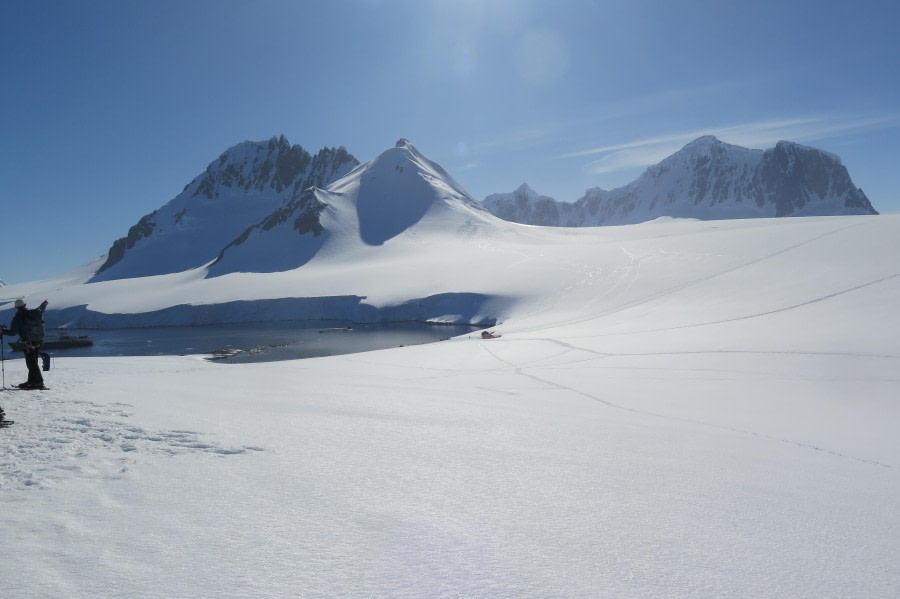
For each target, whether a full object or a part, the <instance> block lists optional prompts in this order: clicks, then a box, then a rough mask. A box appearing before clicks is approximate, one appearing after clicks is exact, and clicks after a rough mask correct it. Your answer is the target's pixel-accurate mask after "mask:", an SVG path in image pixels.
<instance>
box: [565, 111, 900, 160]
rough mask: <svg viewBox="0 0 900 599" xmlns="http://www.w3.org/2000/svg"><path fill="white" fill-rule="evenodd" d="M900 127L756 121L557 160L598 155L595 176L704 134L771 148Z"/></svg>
mask: <svg viewBox="0 0 900 599" xmlns="http://www.w3.org/2000/svg"><path fill="white" fill-rule="evenodd" d="M898 124H900V115H883V116H877V117H868V118H835V117H807V118H796V119H781V120H770V121H756V122H751V123H742V124H737V125H729V126H726V127H711V128H708V129H691V130H687V131H680V132H676V133H670V134H667V135H660V136H654V137H647V138H641V139H636V140H632V141H627V142H623V143H618V144H610V145H605V146H598V147H594V148H587V149H582V150H575V151H572V152H566V153H564V154H560V155H559V156H557V157H556V158H557V159H572V158H583V157H587V156H596V157H598V158H596V159H594V160H592V161H591V162H589V163H588V164H586V165H585V167H584V168H585V170H586V171H587V172H589V173H591V174H604V173H612V172H616V171H620V170H625V169H629V168H635V167H646V166H650V165H652V164H656V163H657V162H659V161H660V160H662V159H663V158H666V157H667V156H670V155H671V154H673V153H675V152H676V151H678V150H679V149H680V148H681V147H683V146H684V145H685V144H687V143H689V142H691V141H693V140H694V139H697V138H698V137H701V136H703V135H714V136H716V137H717V138H719V139H721V140H722V141H724V142H726V143H730V144H734V145H739V146H744V147H748V148H767V147H771V146H773V145H774V144H775V143H777V142H778V141H779V140H791V141H797V142H810V141H814V140H820V139H826V138H828V137H833V136H835V135H841V134H847V133H852V132H862V131H865V130H869V129H872V128H875V127H884V126H896V125H898Z"/></svg>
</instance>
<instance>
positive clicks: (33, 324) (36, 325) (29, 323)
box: [0, 299, 49, 389]
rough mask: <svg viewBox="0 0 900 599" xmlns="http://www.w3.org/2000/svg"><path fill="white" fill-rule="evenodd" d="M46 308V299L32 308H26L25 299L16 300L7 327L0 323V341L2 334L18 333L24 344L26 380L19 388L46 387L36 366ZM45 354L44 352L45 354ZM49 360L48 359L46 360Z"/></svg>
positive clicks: (42, 339)
mask: <svg viewBox="0 0 900 599" xmlns="http://www.w3.org/2000/svg"><path fill="white" fill-rule="evenodd" d="M46 308H47V300H44V303H42V304H41V305H40V306H38V307H37V308H35V309H33V310H28V309H27V308H26V306H25V300H22V299H17V300H16V314H15V316H13V319H12V322H11V323H10V325H9V327H8V328H7V327H4V326H2V325H0V343H2V337H3V335H18V336H19V339H20V340H21V341H22V345H24V347H23V349H22V351H23V352H24V353H25V365H26V366H27V367H28V380H27V381H26V382H24V383H22V384H21V385H19V388H20V389H46V387H44V376H43V375H42V374H41V368H40V366H38V358H39V357H40V347H41V343H43V342H44V310H45V309H46ZM45 355H46V354H45ZM48 361H49V360H48Z"/></svg>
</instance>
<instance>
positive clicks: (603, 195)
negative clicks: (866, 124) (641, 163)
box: [484, 136, 877, 226]
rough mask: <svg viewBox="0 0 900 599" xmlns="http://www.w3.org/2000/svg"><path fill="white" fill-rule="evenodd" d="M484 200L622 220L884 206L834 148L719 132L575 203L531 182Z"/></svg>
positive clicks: (538, 219) (542, 220) (550, 221)
mask: <svg viewBox="0 0 900 599" xmlns="http://www.w3.org/2000/svg"><path fill="white" fill-rule="evenodd" d="M484 205H485V207H486V208H487V209H488V210H490V211H491V212H492V213H494V214H496V215H498V216H500V217H502V218H505V219H507V220H511V221H514V222H519V223H526V224H534V225H552V226H596V225H621V224H632V223H639V222H644V221H648V220H653V219H655V218H659V217H664V216H669V217H676V218H697V219H701V220H713V219H726V218H757V217H775V216H825V215H850V214H877V212H876V211H875V209H874V208H873V207H872V204H871V203H870V202H869V200H868V198H867V197H866V195H865V194H864V193H863V191H862V190H861V189H858V188H857V187H855V186H854V185H853V182H852V181H851V179H850V175H849V173H848V172H847V169H846V167H845V166H844V165H843V164H842V163H841V161H840V158H838V157H837V156H835V155H833V154H830V153H828V152H824V151H822V150H818V149H816V148H811V147H807V146H801V145H799V144H795V143H791V142H786V141H781V142H778V144H777V145H776V146H775V147H774V148H771V149H769V150H766V151H762V150H751V149H747V148H742V147H739V146H734V145H730V144H726V143H723V142H721V141H719V140H718V139H716V138H715V137H713V136H705V137H701V138H699V139H696V140H694V141H693V142H691V143H689V144H687V145H686V146H685V147H684V148H682V149H681V150H679V151H678V152H676V153H675V154H673V155H671V156H669V157H668V158H666V159H665V160H663V161H662V162H660V163H659V164H656V165H654V166H651V167H650V168H648V169H647V170H646V171H645V172H644V173H643V174H642V175H641V176H640V177H639V178H638V179H637V180H635V181H634V182H632V183H630V184H628V185H626V186H625V187H620V188H618V189H614V190H612V191H607V190H604V189H600V188H592V189H589V190H587V192H586V193H585V195H584V196H583V197H582V198H580V199H578V200H577V201H575V202H574V203H571V204H569V203H566V202H559V201H556V200H554V199H553V198H548V197H546V196H539V195H538V194H537V193H536V192H534V191H532V190H531V189H529V188H528V187H527V186H525V185H523V186H522V187H520V188H519V189H517V190H516V191H514V192H512V193H506V194H494V195H491V196H488V197H487V198H485V200H484Z"/></svg>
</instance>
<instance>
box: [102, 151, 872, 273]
mask: <svg viewBox="0 0 900 599" xmlns="http://www.w3.org/2000/svg"><path fill="white" fill-rule="evenodd" d="M838 214H877V212H876V211H875V209H874V208H873V207H872V205H871V204H870V203H869V200H868V198H866V196H865V194H864V193H863V192H862V190H860V189H857V188H856V187H855V186H854V185H853V183H852V181H851V180H850V176H849V174H848V173H847V169H846V168H845V167H844V166H843V165H842V164H841V161H840V159H839V158H838V157H837V156H834V155H833V154H829V153H827V152H823V151H821V150H817V149H815V148H810V147H805V146H801V145H798V144H794V143H790V142H779V143H778V144H777V145H776V146H775V147H774V148H772V149H770V150H766V151H762V150H750V149H746V148H741V147H738V146H733V145H729V144H726V143H723V142H721V141H719V140H717V139H716V138H714V137H711V136H707V137H701V138H699V139H697V140H695V141H693V142H691V143H689V144H688V145H686V146H685V147H684V148H682V149H681V150H680V151H678V152H676V153H675V154H673V155H672V156H670V157H668V158H666V159H665V160H663V161H662V162H660V163H659V164H657V165H655V166H652V167H650V168H648V169H647V170H646V171H645V172H644V174H643V175H641V176H640V177H639V178H638V179H637V180H636V181H634V182H633V183H630V184H629V185H626V186H625V187H622V188H619V189H614V190H612V191H606V190H603V189H599V188H593V189H589V190H587V192H586V194H585V195H584V197H582V198H580V199H579V200H577V201H575V202H574V203H566V202H560V201H557V200H555V199H553V198H550V197H547V196H541V195H539V194H537V193H536V192H534V191H533V190H531V189H530V188H529V187H528V186H527V185H522V186H521V187H519V188H518V189H517V190H516V191H514V192H512V193H507V194H494V195H491V196H488V197H487V198H486V199H485V200H484V202H483V203H482V202H479V201H477V200H476V199H474V198H472V197H471V196H470V195H469V194H468V193H467V192H466V191H465V190H464V189H463V188H462V187H461V186H460V185H459V184H458V183H457V182H456V181H455V180H454V179H453V177H452V176H450V174H449V173H447V172H446V171H445V170H444V169H443V168H442V167H441V166H440V165H438V164H436V163H434V162H433V161H431V160H429V159H428V158H426V157H425V156H424V155H422V154H421V153H420V152H419V151H418V150H417V149H416V148H415V147H414V146H413V145H412V144H411V143H410V142H409V141H407V140H405V139H401V140H400V141H399V142H397V144H396V146H395V147H394V148H390V149H388V150H387V151H385V152H383V153H382V154H381V155H379V156H378V157H377V158H375V159H373V160H371V161H370V162H367V163H365V164H360V163H359V161H358V160H357V159H356V158H355V157H354V156H353V155H351V154H350V153H349V152H348V151H347V150H346V149H345V148H343V147H339V148H323V149H321V150H319V152H318V153H316V154H315V155H312V154H310V153H309V152H308V151H306V150H305V149H303V148H302V147H301V146H299V145H291V144H290V143H289V142H288V141H287V139H286V138H285V137H284V136H280V137H273V138H272V139H270V140H268V141H264V142H251V141H247V142H243V143H241V144H238V145H236V146H234V147H232V148H230V149H228V150H227V151H226V152H224V153H223V154H222V155H221V156H219V158H218V159H217V160H215V161H214V162H212V163H211V164H210V165H209V166H208V167H207V168H206V171H204V172H203V173H201V174H200V175H199V176H197V177H196V178H195V179H194V180H193V181H191V182H190V183H189V184H188V185H187V186H186V187H185V188H184V191H182V193H180V194H179V195H177V196H176V197H175V198H174V199H172V200H171V201H170V202H168V203H167V204H165V205H164V206H162V207H161V208H159V209H158V210H156V211H154V212H153V213H151V214H148V215H146V216H144V217H143V218H141V219H140V221H138V223H137V224H135V225H134V226H133V227H131V229H130V230H129V231H128V234H127V235H126V236H125V237H122V238H120V239H118V240H116V241H115V242H114V243H113V244H112V246H111V247H110V249H109V252H108V254H107V256H106V259H105V261H104V262H103V264H102V265H101V266H100V268H99V269H98V270H97V272H96V273H95V274H94V275H93V277H92V279H91V281H92V282H97V281H106V280H114V279H124V278H134V277H145V276H151V275H161V274H170V273H177V272H183V271H186V270H190V269H195V268H198V267H205V268H207V276H208V277H215V276H219V275H223V274H228V273H232V272H280V271H286V270H291V269H295V268H298V267H300V266H303V265H305V264H307V263H308V262H309V261H311V260H312V259H313V258H315V257H316V256H318V255H320V254H324V255H328V254H334V253H347V252H357V251H363V249H364V248H365V247H366V246H380V245H383V244H384V243H385V242H387V241H388V240H390V239H391V238H393V237H396V236H398V235H401V234H406V235H416V234H417V231H418V230H420V229H423V226H422V223H430V225H429V226H428V227H426V229H427V230H428V231H429V234H443V233H446V232H447V231H452V232H454V234H456V235H463V236H465V235H469V234H474V233H475V232H478V231H482V232H484V231H487V230H491V229H496V228H497V227H499V226H502V222H503V221H501V220H498V219H497V218H496V217H500V219H504V220H506V221H513V222H518V223H525V224H531V225H549V226H571V227H582V226H595V225H618V224H632V223H639V222H644V221H648V220H653V219H656V218H660V217H675V218H695V219H727V218H755V217H775V216H813V215H838ZM432 225H433V226H432ZM338 240H339V242H338Z"/></svg>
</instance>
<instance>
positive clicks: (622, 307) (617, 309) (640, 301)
mask: <svg viewBox="0 0 900 599" xmlns="http://www.w3.org/2000/svg"><path fill="white" fill-rule="evenodd" d="M866 224H867V223H865V222H859V223H854V224H850V225H845V226H840V227H837V228H835V229H831V230H829V231H825V232H823V233H819V234H817V235H813V236H811V237H808V238H806V239H804V240H802V241H799V242H797V243H794V244H792V245H789V246H787V247H783V248H781V249H779V250H776V251H774V252H771V253H768V254H765V255H763V256H760V257H758V258H754V259H752V260H749V261H747V262H743V263H741V264H737V265H733V266H731V267H729V268H726V269H724V270H720V271H717V272H713V273H710V274H707V275H705V276H702V277H699V278H697V279H693V280H690V281H686V282H684V283H681V284H678V285H675V286H672V287H668V288H666V289H660V290H659V291H655V292H653V293H650V294H648V295H645V296H642V297H638V298H635V299H633V300H631V301H629V302H626V303H624V304H614V305H613V306H611V307H610V308H609V309H607V310H603V311H600V312H598V313H596V314H593V315H592V318H594V319H600V318H605V317H607V316H612V315H614V314H619V313H621V312H625V311H627V310H631V309H632V308H636V307H639V306H643V305H646V304H648V303H650V302H653V301H655V300H659V299H663V298H666V297H670V296H672V295H675V294H677V293H680V292H681V291H684V290H685V289H690V288H692V287H696V286H697V285H701V284H703V283H706V282H708V281H711V280H713V279H717V278H719V277H723V276H726V275H730V274H733V273H736V272H738V271H740V270H743V269H745V268H749V267H751V266H755V265H757V264H760V263H762V262H766V261H769V260H772V259H773V258H776V257H778V256H781V255H782V254H787V253H789V252H792V251H794V250H797V249H799V248H802V247H804V246H807V245H811V244H813V243H816V242H818V241H821V240H822V239H825V238H827V237H831V236H832V235H837V234H839V233H843V232H844V231H848V230H850V229H855V228H857V227H861V226H863V225H866ZM621 249H622V251H623V252H625V254H626V255H627V256H629V257H630V258H632V262H631V263H630V264H629V265H628V267H627V269H628V270H629V271H635V272H634V273H633V277H632V278H633V280H632V281H631V282H630V283H629V284H628V288H629V289H630V288H631V286H632V285H634V283H635V281H636V280H637V278H638V277H639V269H640V260H637V261H636V263H635V261H634V260H633V258H634V256H633V255H632V254H631V253H630V252H628V251H627V250H625V248H621ZM628 274H629V272H626V273H625V276H626V277H627V276H628ZM895 276H898V275H892V276H889V277H885V278H884V279H879V280H877V281H871V282H869V283H867V284H865V285H862V286H861V287H866V286H868V285H873V284H877V283H881V282H884V281H886V280H888V279H892V278H894V277H895ZM623 278H624V277H623ZM618 284H619V283H618V282H617V283H616V285H615V286H616V287H617V286H618ZM856 289H857V288H853V289H847V290H844V291H842V292H839V293H836V294H834V295H841V294H842V293H848V292H851V291H855V290H856ZM623 293H624V292H623ZM828 297H831V296H828ZM828 297H825V298H819V299H816V300H813V301H811V302H806V303H815V302H816V301H821V300H822V299H828ZM607 301H608V298H607ZM801 305H804V304H801ZM795 307H799V306H788V307H787V308H785V309H792V308H795ZM778 311H781V310H775V311H774V312H778ZM774 312H773V313H774ZM766 314H768V313H766ZM766 314H760V315H758V316H764V315H766ZM583 321H584V316H579V317H577V318H571V319H565V320H561V321H559V322H554V323H552V325H546V324H544V325H541V326H539V327H535V328H532V329H521V330H520V331H519V332H520V333H527V332H534V331H538V330H541V329H544V328H547V327H548V326H553V327H561V326H566V325H571V324H579V323H581V322H583ZM704 324H707V323H704ZM708 324H717V323H708ZM638 332H641V331H638Z"/></svg>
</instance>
